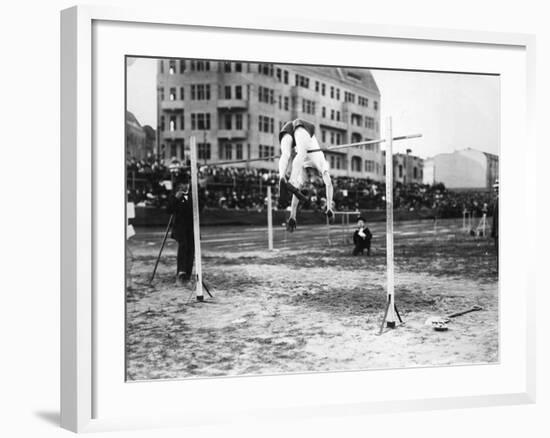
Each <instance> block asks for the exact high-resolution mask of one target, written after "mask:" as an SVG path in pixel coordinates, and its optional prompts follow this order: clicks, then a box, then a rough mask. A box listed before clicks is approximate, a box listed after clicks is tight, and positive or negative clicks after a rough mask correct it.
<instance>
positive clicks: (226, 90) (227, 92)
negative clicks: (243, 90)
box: [224, 85, 231, 99]
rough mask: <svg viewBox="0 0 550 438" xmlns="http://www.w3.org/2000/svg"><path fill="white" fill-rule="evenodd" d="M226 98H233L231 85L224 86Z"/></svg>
mask: <svg viewBox="0 0 550 438" xmlns="http://www.w3.org/2000/svg"><path fill="white" fill-rule="evenodd" d="M224 98H225V99H231V85H226V86H225V88H224Z"/></svg>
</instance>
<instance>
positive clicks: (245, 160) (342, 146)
mask: <svg viewBox="0 0 550 438" xmlns="http://www.w3.org/2000/svg"><path fill="white" fill-rule="evenodd" d="M419 137H422V134H411V135H400V136H399V137H393V141H399V140H408V139H411V138H419ZM385 141H386V139H385V138H379V139H377V140H366V141H359V142H357V143H347V144H340V145H336V146H330V147H328V148H318V149H310V150H308V151H307V152H308V153H313V152H325V151H333V150H337V149H344V148H352V147H357V146H365V145H368V144H377V143H384V142H385ZM280 157H281V156H280V155H270V156H269V157H259V158H248V159H246V158H245V159H242V160H230V161H218V162H216V163H206V164H204V165H206V166H223V165H226V164H240V163H252V162H255V161H270V160H274V159H277V158H280ZM199 164H200V163H199Z"/></svg>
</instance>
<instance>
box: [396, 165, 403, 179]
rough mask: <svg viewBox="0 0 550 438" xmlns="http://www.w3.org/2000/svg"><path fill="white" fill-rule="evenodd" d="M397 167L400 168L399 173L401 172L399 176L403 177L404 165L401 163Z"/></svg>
mask: <svg viewBox="0 0 550 438" xmlns="http://www.w3.org/2000/svg"><path fill="white" fill-rule="evenodd" d="M397 169H398V173H399V178H402V177H403V165H402V164H400V165H399V166H398V168H397Z"/></svg>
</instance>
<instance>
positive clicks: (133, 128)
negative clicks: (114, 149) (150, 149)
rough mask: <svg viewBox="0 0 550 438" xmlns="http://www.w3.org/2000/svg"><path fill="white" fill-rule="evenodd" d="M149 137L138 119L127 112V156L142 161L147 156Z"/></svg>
mask: <svg viewBox="0 0 550 438" xmlns="http://www.w3.org/2000/svg"><path fill="white" fill-rule="evenodd" d="M146 140H147V135H146V132H145V130H144V129H143V127H142V126H141V125H140V124H139V122H138V121H137V119H136V117H135V116H134V115H133V114H132V113H131V112H130V111H126V154H127V155H128V158H135V159H137V160H141V159H142V158H145V156H146V154H147V150H146V149H147V147H146Z"/></svg>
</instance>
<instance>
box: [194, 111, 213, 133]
mask: <svg viewBox="0 0 550 438" xmlns="http://www.w3.org/2000/svg"><path fill="white" fill-rule="evenodd" d="M191 129H198V130H206V129H210V113H192V114H191Z"/></svg>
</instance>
